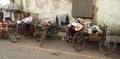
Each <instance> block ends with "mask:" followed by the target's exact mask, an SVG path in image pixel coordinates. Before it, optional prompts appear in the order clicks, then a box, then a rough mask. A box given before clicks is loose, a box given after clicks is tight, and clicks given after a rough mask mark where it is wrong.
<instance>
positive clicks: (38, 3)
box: [22, 0, 72, 19]
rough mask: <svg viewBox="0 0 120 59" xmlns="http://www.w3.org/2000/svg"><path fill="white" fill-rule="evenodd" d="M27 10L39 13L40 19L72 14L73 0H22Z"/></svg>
mask: <svg viewBox="0 0 120 59" xmlns="http://www.w3.org/2000/svg"><path fill="white" fill-rule="evenodd" d="M22 1H23V6H24V7H23V9H24V10H25V11H29V12H33V13H37V14H39V16H38V18H39V19H44V18H49V17H55V16H56V15H61V14H69V15H70V16H71V10H72V3H71V0H22Z"/></svg>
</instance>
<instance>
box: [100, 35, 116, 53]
mask: <svg viewBox="0 0 120 59" xmlns="http://www.w3.org/2000/svg"><path fill="white" fill-rule="evenodd" d="M115 48H116V42H115V40H114V39H111V38H110V37H109V36H106V37H105V38H104V39H102V40H101V41H100V43H99V49H100V52H101V53H102V54H105V55H108V54H111V53H113V52H114V50H115Z"/></svg>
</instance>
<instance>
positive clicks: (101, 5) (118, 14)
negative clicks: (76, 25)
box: [96, 0, 120, 35]
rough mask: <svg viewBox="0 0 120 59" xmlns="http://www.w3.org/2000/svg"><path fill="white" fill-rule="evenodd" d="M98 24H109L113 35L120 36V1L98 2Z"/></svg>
mask: <svg viewBox="0 0 120 59" xmlns="http://www.w3.org/2000/svg"><path fill="white" fill-rule="evenodd" d="M96 5H97V7H98V11H97V23H98V24H101V23H105V24H108V25H109V26H110V28H111V30H112V33H113V34H116V35H120V0H97V4H96Z"/></svg>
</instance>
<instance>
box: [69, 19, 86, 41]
mask: <svg viewBox="0 0 120 59" xmlns="http://www.w3.org/2000/svg"><path fill="white" fill-rule="evenodd" d="M84 23H85V21H84V20H83V19H82V18H78V19H77V22H74V23H71V24H69V25H68V31H67V41H71V40H72V37H73V36H74V34H75V33H76V32H78V31H79V30H80V29H82V28H83V26H84Z"/></svg>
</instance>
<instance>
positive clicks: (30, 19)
mask: <svg viewBox="0 0 120 59" xmlns="http://www.w3.org/2000/svg"><path fill="white" fill-rule="evenodd" d="M22 21H23V22H24V23H28V22H29V23H31V22H32V21H33V17H31V16H29V17H26V18H24V19H23V20H22Z"/></svg>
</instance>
